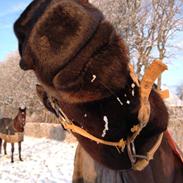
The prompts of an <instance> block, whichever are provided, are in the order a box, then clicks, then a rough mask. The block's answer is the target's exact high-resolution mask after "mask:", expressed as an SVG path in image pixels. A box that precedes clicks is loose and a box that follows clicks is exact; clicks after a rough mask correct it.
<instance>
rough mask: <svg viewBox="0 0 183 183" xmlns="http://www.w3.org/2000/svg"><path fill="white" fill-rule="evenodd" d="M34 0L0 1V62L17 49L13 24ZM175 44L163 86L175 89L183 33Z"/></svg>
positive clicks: (182, 75) (182, 61)
mask: <svg viewBox="0 0 183 183" xmlns="http://www.w3.org/2000/svg"><path fill="white" fill-rule="evenodd" d="M31 1H32V0H6V1H3V0H1V1H0V61H1V60H3V59H4V58H5V57H6V55H7V54H8V53H9V52H11V51H15V50H16V49H17V40H16V37H15V35H14V33H13V23H14V22H15V20H16V19H17V18H18V17H19V15H20V13H21V12H22V11H23V10H24V8H25V7H26V6H27V5H28V4H29V3H30V2H31ZM173 44H174V45H176V46H179V48H180V49H179V50H177V49H176V50H175V49H174V50H171V52H170V53H171V54H173V55H174V56H173V57H171V58H170V59H168V60H166V62H167V63H169V64H168V68H169V70H168V71H166V72H165V73H164V74H163V84H165V85H167V86H169V87H171V88H174V87H175V86H176V85H179V84H180V83H183V32H180V33H179V34H177V35H176V36H175V37H174V40H173Z"/></svg>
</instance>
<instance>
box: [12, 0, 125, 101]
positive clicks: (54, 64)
mask: <svg viewBox="0 0 183 183" xmlns="http://www.w3.org/2000/svg"><path fill="white" fill-rule="evenodd" d="M14 30H15V34H16V36H17V38H18V41H19V52H20V55H21V61H20V66H21V68H22V69H24V70H27V69H33V70H34V71H35V73H36V75H37V77H38V78H39V80H40V81H41V82H42V83H43V84H44V85H45V86H46V87H47V88H48V86H49V88H51V90H52V91H53V90H55V93H56V94H55V93H54V95H57V96H58V98H59V99H60V98H61V99H64V100H66V101H67V102H81V101H92V100H97V99H101V98H104V97H106V96H109V95H111V92H110V91H116V90H119V89H120V88H122V87H123V86H124V85H125V82H126V75H127V73H128V69H127V65H128V55H127V50H126V47H125V45H124V43H123V41H122V40H121V39H120V38H119V36H118V35H117V34H116V32H115V30H114V28H113V27H112V26H111V25H110V24H109V23H108V22H106V21H105V20H104V17H103V15H102V13H101V12H100V11H99V10H98V9H97V8H95V7H94V6H92V5H91V4H90V3H88V1H86V0H37V1H33V2H32V3H31V4H30V5H29V6H28V7H27V8H26V10H25V11H24V12H23V13H22V15H21V16H20V18H19V19H18V20H17V21H16V23H15V25H14Z"/></svg>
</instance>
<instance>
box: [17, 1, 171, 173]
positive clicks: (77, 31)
mask: <svg viewBox="0 0 183 183" xmlns="http://www.w3.org/2000/svg"><path fill="white" fill-rule="evenodd" d="M36 2H37V5H36ZM36 2H33V5H32V6H30V7H28V8H27V9H26V10H25V12H24V13H23V14H22V16H21V17H20V18H19V19H18V20H17V22H16V23H15V26H14V27H15V33H16V35H17V37H18V39H19V45H23V47H22V46H20V54H21V58H22V59H21V62H20V66H21V68H23V69H25V70H26V69H32V70H34V72H35V74H36V75H37V77H38V79H39V80H40V82H41V83H42V86H40V85H39V86H37V92H38V95H39V96H40V98H41V100H42V101H43V103H44V105H45V106H46V107H47V109H48V110H50V111H52V112H54V113H55V111H54V108H53V107H52V106H51V103H50V101H49V97H48V96H52V97H54V98H56V99H57V100H58V101H59V105H60V107H61V108H62V109H63V111H64V112H65V113H66V115H67V116H68V118H69V119H70V120H72V121H73V123H75V124H76V125H78V126H80V127H82V128H84V129H85V130H87V131H88V132H90V133H92V134H93V135H95V136H96V137H99V138H101V134H102V132H103V129H104V125H105V123H104V120H103V118H104V116H107V117H108V121H109V130H108V131H107V134H106V136H105V137H104V138H103V139H105V140H110V141H116V140H119V139H121V138H122V137H123V138H124V139H126V138H127V136H129V135H131V132H130V129H131V127H132V126H133V125H134V124H137V123H138V118H137V116H138V110H139V107H140V103H139V88H138V87H137V86H135V88H134V93H135V96H132V94H131V93H132V87H131V86H132V83H133V81H132V79H131V77H130V75H129V69H128V63H129V58H128V51H127V48H126V46H125V43H124V42H123V40H122V39H121V38H120V37H119V36H118V35H117V33H116V32H115V30H114V28H113V27H112V25H111V24H110V23H108V22H107V21H106V20H105V19H104V17H103V15H102V13H101V12H100V11H99V10H97V9H96V8H95V7H93V6H92V5H91V4H89V3H87V1H84V0H82V1H81V0H68V1H65V0H60V1H57V0H53V1H47V0H43V1H36ZM40 2H42V4H44V5H45V6H44V7H45V8H44V11H38V10H39V9H40V8H41V6H43V5H41V4H40ZM46 4H47V6H46ZM28 15H29V16H28ZM31 17H32V18H31ZM24 19H25V20H26V21H25V20H24ZM28 30H29V31H28ZM22 35H25V39H24V40H22V39H20V38H21V37H23V36H22ZM119 100H120V101H121V103H123V105H121V104H120V102H119ZM149 100H150V105H151V115H150V120H149V123H148V125H147V126H146V127H145V128H144V129H143V131H142V133H141V134H140V135H139V136H138V138H137V139H136V141H135V143H136V148H137V153H140V154H145V153H146V152H147V151H148V150H149V149H150V148H151V147H152V145H153V144H154V143H155V141H156V140H157V135H159V134H160V133H161V132H163V131H165V130H166V128H167V124H168V112H167V109H166V107H165V105H164V103H163V101H162V99H161V98H160V96H159V95H158V94H157V93H156V92H155V91H154V90H153V91H152V92H151V94H150V98H149ZM128 101H130V104H128ZM74 135H75V136H76V137H77V138H78V141H79V143H80V144H81V145H82V146H83V148H84V149H85V150H86V151H87V152H88V153H89V154H90V155H91V157H92V158H93V159H95V160H96V161H98V162H100V163H101V164H103V165H105V166H107V167H109V168H111V169H115V170H119V169H128V168H130V167H131V163H130V161H129V158H128V155H127V151H126V149H125V151H124V153H121V154H119V153H118V151H117V150H116V149H115V148H114V147H109V146H105V145H101V144H96V143H95V142H93V141H91V140H88V139H86V138H84V137H82V136H80V135H77V134H74Z"/></svg>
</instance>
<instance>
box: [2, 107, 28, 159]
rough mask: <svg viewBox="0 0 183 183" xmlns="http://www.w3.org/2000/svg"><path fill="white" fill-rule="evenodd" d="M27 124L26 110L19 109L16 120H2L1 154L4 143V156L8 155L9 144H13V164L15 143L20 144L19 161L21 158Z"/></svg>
mask: <svg viewBox="0 0 183 183" xmlns="http://www.w3.org/2000/svg"><path fill="white" fill-rule="evenodd" d="M25 122H26V108H21V107H19V110H18V114H17V115H16V116H15V118H14V119H11V118H2V119H0V153H1V146H2V142H3V140H4V143H3V147H4V154H5V155H6V154H7V151H6V146H7V143H11V163H13V162H14V156H13V154H14V143H18V152H19V160H20V161H23V160H22V157H21V143H22V141H23V138H24V126H25Z"/></svg>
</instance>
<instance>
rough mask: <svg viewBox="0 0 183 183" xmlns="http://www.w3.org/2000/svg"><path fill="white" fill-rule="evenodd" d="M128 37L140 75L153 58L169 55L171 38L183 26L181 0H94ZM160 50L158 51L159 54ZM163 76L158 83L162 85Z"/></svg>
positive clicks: (122, 33) (125, 36) (126, 37)
mask: <svg viewBox="0 0 183 183" xmlns="http://www.w3.org/2000/svg"><path fill="white" fill-rule="evenodd" d="M92 2H93V3H94V4H96V5H97V6H99V8H100V9H102V10H103V11H104V14H105V16H106V17H107V19H109V20H110V21H111V22H112V23H113V24H114V26H115V27H116V28H117V30H118V32H119V33H120V34H121V35H122V36H123V38H124V40H126V42H127V45H128V47H129V51H130V57H131V61H132V62H133V63H134V66H135V68H136V73H137V75H138V76H139V77H141V75H142V74H143V73H144V71H145V70H146V68H147V67H148V65H149V64H150V63H151V62H152V59H153V58H159V59H161V60H162V61H163V59H164V58H165V57H167V46H168V43H169V40H170V38H171V37H172V36H173V35H174V34H175V33H176V32H177V31H179V30H181V28H182V26H183V24H182V23H183V17H182V14H183V11H181V10H182V9H183V2H182V1H180V0H150V1H145V0H124V1H121V0H116V1H111V0H100V1H97V0H92ZM157 53H158V55H157ZM160 81H161V79H159V82H158V87H160V85H161V82H160Z"/></svg>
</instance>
